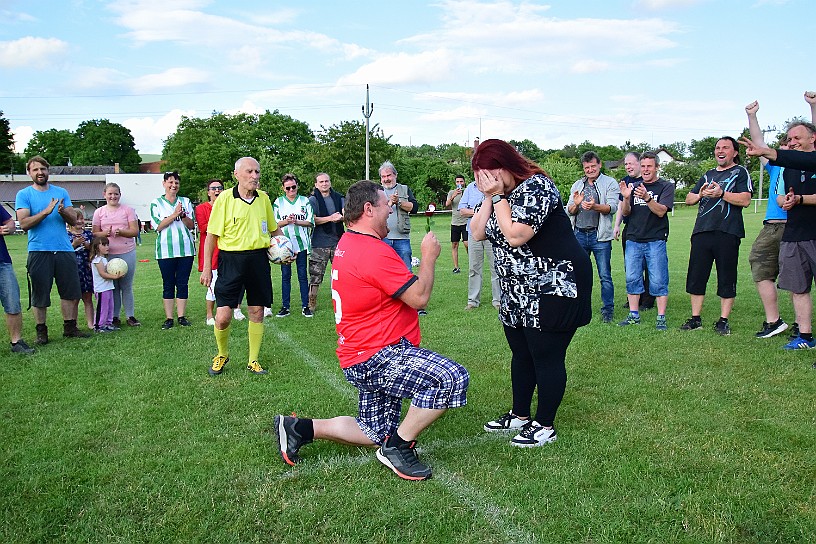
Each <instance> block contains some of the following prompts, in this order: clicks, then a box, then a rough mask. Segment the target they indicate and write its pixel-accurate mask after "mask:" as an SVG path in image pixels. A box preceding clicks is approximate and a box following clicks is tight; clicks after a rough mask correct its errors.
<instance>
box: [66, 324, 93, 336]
mask: <svg viewBox="0 0 816 544" xmlns="http://www.w3.org/2000/svg"><path fill="white" fill-rule="evenodd" d="M62 335H63V336H64V337H65V338H90V337H91V334H90V333H87V332H82V331H81V330H79V329H78V328H77V324H76V320H75V319H70V320H68V321H66V322H65V323H64V324H63V326H62Z"/></svg>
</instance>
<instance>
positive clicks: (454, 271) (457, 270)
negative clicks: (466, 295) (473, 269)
mask: <svg viewBox="0 0 816 544" xmlns="http://www.w3.org/2000/svg"><path fill="white" fill-rule="evenodd" d="M453 273H454V274H461V273H462V270H460V269H459V268H458V267H457V268H454V269H453Z"/></svg>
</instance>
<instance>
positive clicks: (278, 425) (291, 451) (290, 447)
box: [274, 416, 311, 466]
mask: <svg viewBox="0 0 816 544" xmlns="http://www.w3.org/2000/svg"><path fill="white" fill-rule="evenodd" d="M297 422H298V418H296V417H291V416H275V420H274V429H275V435H276V436H277V437H278V449H279V451H280V456H281V459H283V462H284V463H286V464H287V465H292V466H295V464H296V463H299V462H300V457H299V456H298V451H300V447H301V446H303V445H304V444H308V443H309V442H311V440H304V439H303V437H302V436H300V433H299V432H297V431H296V430H295V423H297Z"/></svg>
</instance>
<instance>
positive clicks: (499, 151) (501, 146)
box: [470, 139, 550, 185]
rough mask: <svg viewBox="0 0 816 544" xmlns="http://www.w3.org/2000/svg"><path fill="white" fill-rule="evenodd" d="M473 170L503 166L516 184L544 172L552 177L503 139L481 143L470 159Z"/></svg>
mask: <svg viewBox="0 0 816 544" xmlns="http://www.w3.org/2000/svg"><path fill="white" fill-rule="evenodd" d="M470 164H471V167H472V168H473V171H474V172H476V171H477V170H496V169H499V168H502V169H504V170H507V171H508V172H510V175H512V176H513V178H514V179H515V181H516V185H518V184H519V183H521V182H522V181H524V180H526V179H529V178H531V177H533V175H535V174H544V175H545V176H547V177H550V176H549V174H547V172H545V171H544V170H543V169H542V168H541V167H540V166H539V165H537V164H536V163H534V162H533V161H531V160H529V159H527V158H526V157H524V155H522V154H521V153H519V152H518V151H516V148H514V147H513V146H512V145H510V144H508V143H507V142H505V141H503V140H496V139H490V140H485V141H484V142H482V143H480V144H479V147H477V148H476V151H475V152H474V153H473V159H471V161H470Z"/></svg>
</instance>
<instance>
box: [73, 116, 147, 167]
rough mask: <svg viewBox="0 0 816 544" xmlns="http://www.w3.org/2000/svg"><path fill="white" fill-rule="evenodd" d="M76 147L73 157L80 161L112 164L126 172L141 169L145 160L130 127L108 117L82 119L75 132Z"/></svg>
mask: <svg viewBox="0 0 816 544" xmlns="http://www.w3.org/2000/svg"><path fill="white" fill-rule="evenodd" d="M75 137H76V148H75V151H74V154H73V156H71V160H72V162H73V163H74V164H77V165H86V166H96V165H105V166H113V165H114V164H116V163H119V168H120V169H121V170H122V171H123V172H138V171H139V163H140V162H142V159H141V157H140V156H139V152H138V151H137V150H136V144H135V142H134V141H133V134H131V133H130V129H129V128H127V127H125V126H124V125H120V124H119V123H112V122H110V121H108V120H107V119H94V120H91V121H83V122H82V123H80V124H79V127H77V131H76V133H75Z"/></svg>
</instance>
